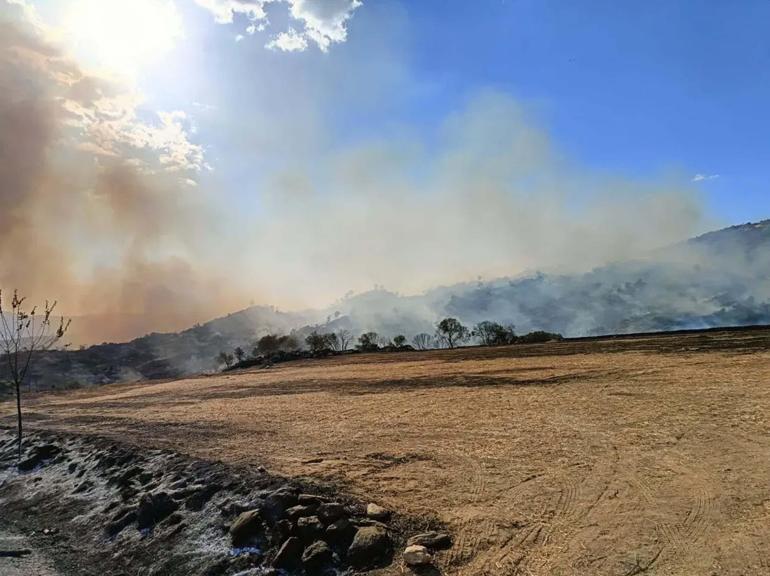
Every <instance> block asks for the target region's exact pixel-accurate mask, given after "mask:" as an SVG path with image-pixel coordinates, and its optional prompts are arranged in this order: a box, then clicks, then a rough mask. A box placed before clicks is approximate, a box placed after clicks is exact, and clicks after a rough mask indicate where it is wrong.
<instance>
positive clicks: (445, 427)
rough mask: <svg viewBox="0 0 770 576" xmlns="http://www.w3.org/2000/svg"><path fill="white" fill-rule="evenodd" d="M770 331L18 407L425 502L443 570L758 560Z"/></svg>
mask: <svg viewBox="0 0 770 576" xmlns="http://www.w3.org/2000/svg"><path fill="white" fill-rule="evenodd" d="M768 340H770V333H768V332H761V333H753V334H741V333H738V334H711V335H707V336H704V335H700V336H699V335H692V336H676V337H666V338H645V339H633V340H616V341H600V342H579V343H562V344H549V345H541V346H527V347H514V348H499V349H467V350H460V351H453V352H450V351H444V352H432V353H409V354H390V355H384V354H383V355H361V356H354V357H345V358H334V359H327V360H319V361H308V362H298V363H295V364H286V365H282V366H279V367H276V368H273V369H270V370H260V371H253V372H246V373H238V374H229V375H226V376H219V377H208V378H197V379H188V380H181V381H176V382H163V383H155V384H144V385H131V386H120V385H115V386H108V387H104V388H101V389H98V390H92V391H81V392H76V393H73V394H69V395H66V396H47V397H45V396H44V397H40V398H37V399H34V400H33V401H32V402H31V404H32V405H31V406H30V408H29V409H30V411H31V412H32V413H33V414H32V416H33V418H34V420H35V422H36V424H35V425H36V426H43V427H49V428H57V429H63V430H77V431H80V432H83V431H85V432H88V433H99V434H105V435H111V436H115V437H118V438H120V439H122V440H124V441H131V442H135V443H141V444H146V445H154V446H170V447H173V448H176V449H178V450H180V451H182V452H186V453H189V454H192V455H195V456H199V457H205V458H215V459H222V460H226V461H229V462H236V463H241V464H257V463H260V464H265V465H267V466H268V467H271V468H273V469H274V470H276V471H278V472H282V473H286V474H292V475H305V476H312V477H316V478H321V479H324V480H330V481H334V482H338V483H341V484H344V485H345V486H346V488H347V489H349V490H352V491H353V492H355V493H357V494H359V495H362V496H363V497H365V498H369V499H372V500H375V501H378V502H380V503H383V504H385V505H388V506H391V507H393V508H395V509H397V510H400V511H402V512H405V513H409V514H415V515H426V516H437V517H438V518H439V519H440V520H442V521H444V522H445V523H446V524H447V525H448V527H449V528H450V529H451V530H452V531H453V533H454V535H455V539H456V543H455V546H454V547H453V548H452V550H450V551H448V552H446V553H444V554H443V555H442V556H440V558H439V561H440V567H441V570H442V572H443V573H445V574H454V575H464V576H478V575H485V574H490V575H492V574H494V575H508V574H537V575H549V576H551V575H581V576H582V575H594V574H596V575H603V574H607V575H618V576H631V575H635V574H642V573H644V574H660V575H663V574H665V575H695V574H698V575H701V574H703V575H712V574H713V575H717V574H718V575H720V576H725V575H730V574H734V575H738V574H741V575H749V574H757V575H760V574H761V575H766V574H770V386H768V383H769V380H770V379H769V378H768V377H770V346H768ZM0 409H1V410H2V411H3V413H4V414H8V413H9V412H10V407H9V406H7V405H6V406H2V407H0ZM3 421H7V420H6V419H4V420H3ZM8 423H10V422H8Z"/></svg>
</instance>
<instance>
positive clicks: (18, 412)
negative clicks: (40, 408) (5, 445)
mask: <svg viewBox="0 0 770 576" xmlns="http://www.w3.org/2000/svg"><path fill="white" fill-rule="evenodd" d="M16 416H17V418H18V424H19V462H21V434H22V428H21V387H20V386H19V383H18V382H16Z"/></svg>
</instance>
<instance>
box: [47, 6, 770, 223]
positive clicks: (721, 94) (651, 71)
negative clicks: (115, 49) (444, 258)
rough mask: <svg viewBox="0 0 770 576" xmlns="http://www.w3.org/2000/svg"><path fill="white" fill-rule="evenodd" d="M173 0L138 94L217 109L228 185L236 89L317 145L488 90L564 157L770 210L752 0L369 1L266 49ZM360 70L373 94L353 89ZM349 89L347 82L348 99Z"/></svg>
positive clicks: (760, 14)
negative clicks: (168, 26) (168, 36)
mask: <svg viewBox="0 0 770 576" xmlns="http://www.w3.org/2000/svg"><path fill="white" fill-rule="evenodd" d="M52 4H56V5H57V6H59V7H60V6H62V5H65V4H66V2H64V3H51V2H46V1H42V2H40V3H39V5H40V6H41V10H42V11H43V12H44V13H45V11H46V10H49V11H51V12H55V10H56V9H55V8H51V5H52ZM176 6H177V9H178V10H179V12H180V14H181V15H182V17H183V20H184V27H185V37H184V39H182V40H180V41H178V42H177V44H176V46H175V48H174V50H173V52H172V54H170V55H168V57H167V58H166V59H161V60H159V61H158V62H156V63H155V66H154V67H149V69H147V70H145V71H143V73H142V74H141V76H142V78H141V80H140V82H141V85H142V88H143V90H144V91H145V93H146V94H147V95H148V96H149V105H151V106H160V107H182V106H188V107H189V106H190V103H191V102H192V101H195V102H197V103H203V104H204V105H211V106H216V107H217V108H218V110H219V113H218V114H216V115H215V118H213V119H207V118H205V117H201V118H197V122H198V123H199V125H200V127H201V129H202V130H203V132H202V133H201V139H202V141H203V144H204V145H206V146H208V147H210V148H211V149H212V150H214V151H215V152H214V153H215V154H216V156H217V159H218V165H217V168H219V169H220V170H222V171H224V174H223V175H221V178H223V179H224V180H222V181H220V184H221V183H222V182H224V183H225V185H227V186H228V187H232V186H235V185H236V184H237V183H239V182H240V183H242V182H243V179H244V177H245V173H246V172H248V171H249V170H251V168H252V167H253V166H254V163H255V162H256V163H257V164H259V162H260V161H259V159H255V158H254V157H253V156H251V153H252V150H250V149H249V146H248V142H246V145H245V146H244V145H243V144H244V143H243V142H239V141H238V138H239V137H237V136H236V137H235V138H234V137H233V122H235V123H236V124H240V123H242V122H244V114H242V113H241V111H243V110H244V109H247V107H248V106H250V104H249V101H251V103H252V104H251V106H254V105H255V103H257V102H258V103H259V105H260V106H263V109H262V110H255V112H256V115H257V116H258V115H259V114H260V113H264V107H268V106H269V107H270V114H271V115H276V116H277V117H281V116H283V115H291V114H293V112H297V111H301V112H302V113H307V114H309V115H312V114H323V115H324V116H325V117H327V118H330V117H333V118H334V121H333V122H327V123H325V128H326V129H327V130H328V131H329V133H328V134H327V141H325V142H324V143H323V144H320V143H319V144H318V145H319V146H321V147H323V146H325V147H332V146H338V145H344V144H346V143H349V142H350V141H355V139H361V140H366V139H378V138H383V137H391V136H392V131H393V130H400V129H403V128H404V127H407V128H408V129H409V130H410V131H414V132H416V133H418V134H420V137H421V138H423V139H424V140H426V141H429V140H430V139H431V138H432V137H434V136H435V134H434V132H435V129H436V126H438V125H440V124H441V122H442V121H443V120H444V119H445V118H446V117H447V115H450V114H452V113H453V112H455V111H457V110H459V109H462V108H463V106H464V105H465V104H466V103H467V101H468V99H470V98H472V97H473V95H474V94H477V93H478V92H480V91H483V90H488V89H494V90H497V91H501V92H503V93H506V94H509V95H511V96H512V97H513V98H515V99H517V100H518V101H519V102H521V103H522V105H524V106H526V107H527V108H528V110H529V112H530V114H531V115H532V116H533V117H534V118H537V122H538V123H539V124H540V125H542V126H543V127H544V128H545V129H547V130H548V133H549V135H550V137H551V138H552V140H553V142H554V145H555V146H556V147H557V148H558V149H559V150H561V151H562V152H563V153H564V154H566V155H569V157H570V158H572V159H573V160H574V161H575V162H579V163H581V164H583V165H584V166H586V167H591V168H594V169H596V170H598V171H607V172H613V173H622V174H625V175H628V176H629V177H632V178H636V177H638V178H646V177H651V176H655V175H660V174H666V173H671V172H677V173H682V174H684V173H686V174H688V175H689V176H690V177H694V176H695V175H696V174H703V175H704V176H718V177H714V178H710V179H703V180H701V181H699V182H696V183H694V184H695V185H696V186H697V188H698V189H699V190H700V191H701V192H702V194H703V195H704V198H705V200H706V202H707V206H708V209H709V211H710V215H711V216H712V217H713V218H715V219H717V220H719V221H720V222H724V223H733V222H741V221H746V220H751V219H758V218H764V217H768V216H770V194H768V192H767V190H766V176H765V173H764V172H765V166H766V163H767V160H768V155H769V154H770V143H768V139H767V134H768V133H770V112H768V107H767V102H768V101H770V66H769V64H770V35H768V34H767V30H766V23H767V22H768V21H770V2H767V1H765V0H746V1H744V2H740V3H737V4H736V3H728V2H720V1H713V0H712V1H706V2H704V1H702V0H700V1H694V0H693V1H686V0H679V1H676V2H672V1H664V0H654V1H645V2H617V1H613V0H591V1H589V2H563V1H542V0H478V1H473V2H469V1H467V0H421V1H415V2H403V1H402V2H397V1H394V0H369V1H365V2H363V5H362V6H359V7H358V8H357V9H355V11H353V12H352V17H351V19H350V20H349V21H347V24H346V28H347V34H348V37H347V39H346V41H345V42H340V43H338V44H332V45H331V47H330V49H329V50H328V52H326V53H322V52H321V51H319V50H318V49H317V48H316V47H314V46H312V45H311V46H309V47H308V49H306V50H304V51H302V52H294V53H281V52H275V51H269V50H265V48H264V44H265V43H266V41H267V39H268V38H269V37H270V34H271V31H270V30H269V29H268V30H266V31H264V32H257V33H256V34H254V35H253V36H252V35H248V34H244V35H243V36H244V38H243V39H242V40H241V41H238V42H236V41H235V37H236V35H238V34H241V33H242V32H243V29H244V28H245V26H246V24H248V21H247V18H246V16H244V15H240V14H235V15H234V17H233V22H232V23H231V24H218V23H215V22H214V21H213V20H212V18H211V17H210V16H211V15H210V14H209V13H208V12H207V11H206V10H205V9H204V8H202V7H201V6H199V5H196V4H195V3H194V2H193V1H192V0H187V1H185V0H177V2H176ZM266 11H267V13H268V15H269V18H270V23H271V27H272V28H274V29H276V30H277V29H279V28H281V27H282V26H286V25H290V24H291V22H289V19H288V18H287V16H286V14H285V10H283V9H282V8H281V7H280V6H279V5H278V4H268V6H267V8H266ZM287 23H288V24H287ZM168 62H173V63H174V64H172V65H169V64H168ZM180 63H181V65H180ZM319 76H320V77H319ZM330 78H331V80H330ZM362 84H368V85H370V93H369V94H364V95H360V94H358V92H360V91H361V88H362V86H361V85H362ZM290 87H296V91H293V92H292V91H291V90H290V89H289V88H290ZM349 88H351V89H352V92H353V93H354V94H356V97H354V98H351V99H348V100H347V101H346V100H345V92H346V91H347V90H348V89H349ZM335 93H336V94H335ZM271 99H275V100H274V101H271ZM309 100H315V101H316V102H313V103H311V104H308V101H309ZM281 108H283V109H281ZM309 108H317V110H316V111H312V110H309ZM252 110H254V108H252ZM223 111H233V112H237V115H236V114H232V115H231V114H228V113H223ZM195 112H196V111H195V110H191V113H192V114H195ZM202 116H205V115H202ZM209 120H210V121H211V124H207V122H208V121H209ZM308 121H311V120H309V119H308ZM245 122H246V124H247V125H250V126H252V127H253V129H254V131H258V130H259V128H258V126H257V124H258V122H257V121H256V120H254V119H251V120H249V119H248V118H246V119H245ZM235 132H238V129H237V127H236V128H235ZM248 139H249V138H247V140H248ZM264 161H267V162H272V159H266V160H264ZM218 176H219V175H218ZM241 187H242V186H241Z"/></svg>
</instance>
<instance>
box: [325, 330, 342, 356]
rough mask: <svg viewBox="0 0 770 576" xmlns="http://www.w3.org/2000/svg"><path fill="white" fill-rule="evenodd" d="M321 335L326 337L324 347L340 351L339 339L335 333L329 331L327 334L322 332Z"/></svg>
mask: <svg viewBox="0 0 770 576" xmlns="http://www.w3.org/2000/svg"><path fill="white" fill-rule="evenodd" d="M323 336H324V338H325V339H326V348H328V349H330V350H334V351H336V352H339V351H340V339H339V338H338V337H337V335H336V334H334V333H333V332H330V333H328V334H324V335H323Z"/></svg>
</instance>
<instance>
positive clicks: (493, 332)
mask: <svg viewBox="0 0 770 576" xmlns="http://www.w3.org/2000/svg"><path fill="white" fill-rule="evenodd" d="M472 334H473V336H475V337H476V338H478V339H479V342H481V344H483V345H484V346H503V345H505V344H513V343H514V342H515V341H516V333H515V332H514V331H513V326H508V327H506V326H503V325H502V324H498V323H497V322H491V321H489V320H485V321H484V322H479V323H478V324H476V326H475V327H474V328H473V333H472Z"/></svg>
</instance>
